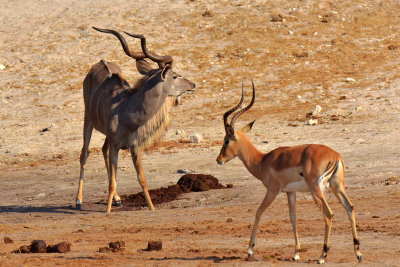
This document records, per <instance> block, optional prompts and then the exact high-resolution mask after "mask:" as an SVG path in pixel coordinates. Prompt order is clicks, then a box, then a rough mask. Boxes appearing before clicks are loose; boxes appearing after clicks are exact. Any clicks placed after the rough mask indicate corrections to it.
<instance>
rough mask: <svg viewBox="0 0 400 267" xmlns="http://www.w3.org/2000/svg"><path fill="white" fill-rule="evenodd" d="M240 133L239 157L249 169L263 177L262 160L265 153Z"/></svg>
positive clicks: (256, 175) (257, 175) (255, 174)
mask: <svg viewBox="0 0 400 267" xmlns="http://www.w3.org/2000/svg"><path fill="white" fill-rule="evenodd" d="M238 135H239V138H238V146H239V147H238V152H239V153H238V157H239V158H240V160H241V161H242V162H243V164H244V165H245V166H246V168H247V170H249V172H250V173H251V174H253V175H254V176H255V177H257V178H258V179H260V178H259V177H261V173H262V170H261V165H262V164H261V161H262V159H263V157H264V153H262V152H260V151H259V150H258V149H257V148H256V147H255V146H254V145H253V144H252V143H251V141H250V140H249V139H248V138H247V136H246V135H244V134H243V133H242V132H239V133H238Z"/></svg>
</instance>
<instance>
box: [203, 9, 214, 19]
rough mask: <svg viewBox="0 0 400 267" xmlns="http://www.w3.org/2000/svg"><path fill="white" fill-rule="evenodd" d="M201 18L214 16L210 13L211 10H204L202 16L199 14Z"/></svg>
mask: <svg viewBox="0 0 400 267" xmlns="http://www.w3.org/2000/svg"><path fill="white" fill-rule="evenodd" d="M201 15H202V16H203V17H206V18H211V17H213V16H214V14H213V13H212V12H211V10H206V11H205V12H204V13H203V14H201Z"/></svg>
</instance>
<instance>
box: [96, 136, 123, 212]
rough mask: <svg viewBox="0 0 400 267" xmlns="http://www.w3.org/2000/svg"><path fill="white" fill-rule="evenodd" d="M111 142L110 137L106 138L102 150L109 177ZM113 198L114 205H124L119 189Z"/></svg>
mask: <svg viewBox="0 0 400 267" xmlns="http://www.w3.org/2000/svg"><path fill="white" fill-rule="evenodd" d="M109 146H110V142H109V141H108V138H107V137H106V140H104V144H103V147H102V149H101V150H102V152H103V157H104V163H105V165H106V170H107V177H108V178H109V177H110V167H109V161H108V150H109V149H110V147H109ZM113 199H114V203H113V204H114V205H115V206H117V207H121V206H122V202H121V198H120V197H119V195H118V193H117V189H115V192H114V195H113Z"/></svg>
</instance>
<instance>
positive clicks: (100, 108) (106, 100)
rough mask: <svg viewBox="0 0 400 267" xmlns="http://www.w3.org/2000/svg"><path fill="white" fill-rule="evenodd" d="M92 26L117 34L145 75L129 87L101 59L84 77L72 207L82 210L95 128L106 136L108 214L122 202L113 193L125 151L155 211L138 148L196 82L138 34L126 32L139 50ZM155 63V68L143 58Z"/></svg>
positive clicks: (166, 120) (111, 65)
mask: <svg viewBox="0 0 400 267" xmlns="http://www.w3.org/2000/svg"><path fill="white" fill-rule="evenodd" d="M93 28H94V29H95V30H97V31H100V32H103V33H110V34H113V35H115V36H116V37H117V38H118V39H119V41H120V42H121V45H122V48H123V49H124V51H125V53H126V54H127V55H128V56H129V57H131V58H133V59H136V67H137V69H138V71H139V72H140V73H141V74H143V75H144V76H143V77H142V78H140V79H139V80H137V81H136V83H135V85H134V86H133V87H130V86H129V84H128V82H127V81H126V80H125V79H124V78H123V77H122V72H121V69H120V68H119V66H118V65H117V64H115V63H112V62H106V61H104V60H101V61H100V62H98V63H97V64H95V65H93V66H92V68H91V69H90V71H89V73H88V74H87V75H86V77H85V80H84V81H83V98H84V103H85V115H84V126H83V147H82V152H81V156H80V165H81V169H80V177H79V188H78V193H77V196H76V209H78V210H80V209H82V187H83V181H84V171H85V164H86V161H87V158H88V155H89V151H88V148H89V142H90V139H91V135H92V131H93V127H94V128H95V129H96V130H98V131H99V132H101V133H103V134H104V135H105V136H106V139H105V142H104V145H103V148H102V152H103V156H104V161H105V165H106V169H107V174H108V179H109V190H108V203H107V212H110V211H111V205H112V201H113V199H114V201H115V204H116V205H118V206H119V205H121V200H120V197H119V196H118V194H117V191H116V187H117V184H116V172H117V163H118V152H119V150H120V149H129V150H130V153H131V156H132V160H133V164H134V166H135V169H136V172H137V177H138V180H139V183H140V185H141V187H142V189H143V193H144V195H145V198H146V201H147V204H148V207H149V209H151V210H154V206H153V203H152V201H151V198H150V195H149V192H148V189H147V182H146V178H145V175H144V170H143V166H142V159H141V151H142V150H143V149H145V148H146V147H148V146H149V145H151V143H152V142H154V141H156V140H157V139H159V138H160V136H161V135H162V133H163V132H164V130H165V129H166V127H167V125H168V123H169V117H168V111H169V108H170V106H172V105H174V104H177V101H176V98H177V97H179V96H181V95H183V94H184V93H186V92H190V91H193V90H194V89H195V84H194V83H192V82H190V81H189V80H187V79H185V78H184V77H182V76H180V75H178V74H177V73H175V72H174V71H173V70H172V58H171V56H159V55H157V54H155V53H150V51H148V50H147V46H146V39H145V38H144V36H142V35H135V34H130V33H126V32H125V33H126V34H128V35H129V36H132V37H134V38H140V40H141V47H142V51H143V52H132V51H131V50H130V49H129V47H128V45H127V42H126V41H125V39H124V37H123V36H122V35H121V34H119V33H118V32H116V31H114V30H107V29H99V28H95V27H93ZM145 58H148V59H150V60H152V61H154V62H156V63H157V64H158V66H159V67H158V68H156V69H153V68H152V67H151V65H150V64H149V63H148V62H147V61H146V60H145Z"/></svg>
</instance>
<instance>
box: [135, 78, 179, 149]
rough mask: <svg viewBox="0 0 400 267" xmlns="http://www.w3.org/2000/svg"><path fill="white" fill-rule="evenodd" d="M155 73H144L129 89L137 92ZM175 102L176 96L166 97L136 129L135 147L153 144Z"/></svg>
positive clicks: (162, 131)
mask: <svg viewBox="0 0 400 267" xmlns="http://www.w3.org/2000/svg"><path fill="white" fill-rule="evenodd" d="M155 73H156V70H155V71H154V72H151V73H149V75H145V76H143V77H141V78H139V79H138V80H137V81H136V82H135V84H134V86H133V87H132V88H131V89H130V90H131V92H137V91H138V90H140V88H141V87H142V86H143V85H144V84H145V83H146V82H147V81H148V80H149V79H151V78H152V76H153V75H154V74H155ZM175 102H176V97H168V96H167V97H166V98H165V100H164V101H163V103H162V104H161V106H160V108H158V109H157V112H156V113H155V114H154V115H153V116H152V117H151V118H150V119H149V120H147V121H146V122H145V123H144V124H143V125H142V126H140V127H139V128H138V130H137V133H138V134H137V136H136V137H135V138H134V142H135V147H138V148H140V149H144V150H146V149H148V148H150V147H151V146H153V145H154V143H156V142H157V141H159V139H160V138H161V137H162V135H163V134H164V132H165V130H166V129H167V127H168V125H169V123H170V121H169V116H168V114H169V110H170V108H171V106H173V105H174V104H175Z"/></svg>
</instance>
